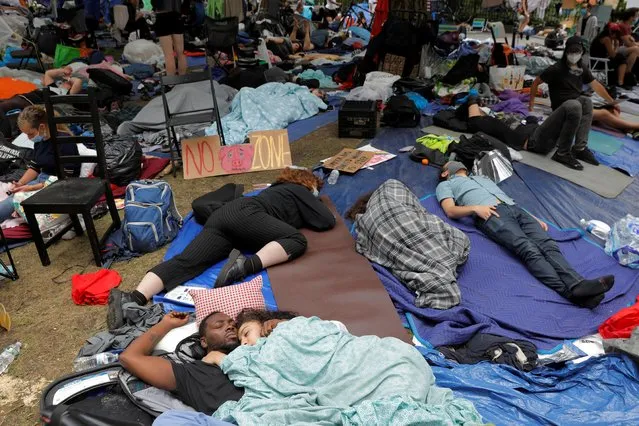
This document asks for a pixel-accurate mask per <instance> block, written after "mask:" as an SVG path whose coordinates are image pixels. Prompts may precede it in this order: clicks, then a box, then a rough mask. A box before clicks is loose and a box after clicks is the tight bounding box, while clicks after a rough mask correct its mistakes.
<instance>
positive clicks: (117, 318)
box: [107, 288, 124, 330]
mask: <svg viewBox="0 0 639 426" xmlns="http://www.w3.org/2000/svg"><path fill="white" fill-rule="evenodd" d="M108 303H109V306H108V307H107V327H108V329H109V330H117V329H118V328H120V327H122V326H123V325H124V314H123V313H122V291H121V290H118V289H117V288H114V289H113V290H111V292H110V293H109V302H108Z"/></svg>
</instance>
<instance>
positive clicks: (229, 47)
mask: <svg viewBox="0 0 639 426" xmlns="http://www.w3.org/2000/svg"><path fill="white" fill-rule="evenodd" d="M204 24H205V26H206V34H207V37H208V39H207V42H206V50H207V51H208V52H209V53H210V55H211V56H212V57H213V60H214V61H215V63H216V64H217V66H218V67H220V68H222V69H223V70H224V71H225V72H226V68H225V67H224V66H223V65H222V64H221V62H220V60H219V58H217V57H216V56H215V54H216V53H219V52H224V53H226V54H228V55H230V56H229V57H230V58H231V59H232V61H233V64H234V65H235V44H236V42H237V34H238V32H239V20H238V18H237V17H236V16H231V17H229V18H222V19H211V18H209V17H208V16H207V17H206V21H205V23H204Z"/></svg>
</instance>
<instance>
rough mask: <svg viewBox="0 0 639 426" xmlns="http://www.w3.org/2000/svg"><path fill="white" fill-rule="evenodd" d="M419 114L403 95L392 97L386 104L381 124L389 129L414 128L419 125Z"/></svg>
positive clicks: (413, 104)
mask: <svg viewBox="0 0 639 426" xmlns="http://www.w3.org/2000/svg"><path fill="white" fill-rule="evenodd" d="M420 119H421V113H420V112H419V110H418V109H417V107H416V106H415V103H414V102H413V101H411V100H410V99H408V97H406V96H404V95H395V96H392V97H391V98H390V99H389V100H388V102H387V103H386V108H384V115H383V116H382V122H383V123H384V124H385V125H386V126H391V127H415V126H417V125H419V122H420Z"/></svg>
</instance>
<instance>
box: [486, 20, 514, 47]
mask: <svg viewBox="0 0 639 426" xmlns="http://www.w3.org/2000/svg"><path fill="white" fill-rule="evenodd" d="M488 28H489V29H490V34H491V35H492V36H493V41H494V42H495V43H499V42H498V41H497V39H498V38H502V37H503V38H504V42H505V43H506V45H508V46H510V43H508V35H507V34H506V28H504V23H503V22H500V21H497V22H489V23H488Z"/></svg>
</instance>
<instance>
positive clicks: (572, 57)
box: [566, 53, 581, 65]
mask: <svg viewBox="0 0 639 426" xmlns="http://www.w3.org/2000/svg"><path fill="white" fill-rule="evenodd" d="M566 58H567V59H568V62H569V63H570V64H572V65H575V64H578V63H579V61H580V60H581V53H569V54H568V55H567V56H566Z"/></svg>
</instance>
